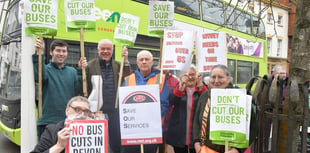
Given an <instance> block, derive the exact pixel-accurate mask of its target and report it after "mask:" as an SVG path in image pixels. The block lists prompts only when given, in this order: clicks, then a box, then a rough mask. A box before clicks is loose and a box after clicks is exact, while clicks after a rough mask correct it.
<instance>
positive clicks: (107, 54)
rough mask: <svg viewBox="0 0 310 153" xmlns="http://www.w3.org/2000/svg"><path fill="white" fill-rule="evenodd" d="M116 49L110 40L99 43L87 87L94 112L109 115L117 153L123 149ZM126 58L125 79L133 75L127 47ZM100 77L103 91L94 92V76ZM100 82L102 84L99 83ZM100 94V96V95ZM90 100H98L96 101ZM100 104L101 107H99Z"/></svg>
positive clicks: (111, 144) (113, 144) (111, 141)
mask: <svg viewBox="0 0 310 153" xmlns="http://www.w3.org/2000/svg"><path fill="white" fill-rule="evenodd" d="M113 52H114V47H113V43H112V41H110V40H108V39H102V40H100V41H99V43H98V56H99V58H95V59H93V60H91V61H89V62H88V67H87V70H86V71H87V85H88V88H87V90H88V93H90V95H89V97H88V98H89V101H90V105H91V108H92V111H93V112H96V111H102V112H103V113H105V114H107V115H108V120H109V121H108V122H109V127H110V128H108V130H109V135H110V137H109V144H110V147H111V150H112V151H113V152H115V153H118V152H120V148H121V136H120V127H119V126H120V121H119V110H118V108H115V107H114V105H115V97H116V91H117V90H118V89H117V87H118V79H119V72H120V62H117V61H115V60H114V59H112V55H113ZM122 55H123V56H124V62H125V64H124V68H123V77H125V76H128V75H130V74H131V68H130V64H129V61H128V50H127V48H126V47H124V48H123V53H122ZM96 75H97V76H100V77H99V79H100V78H101V79H100V80H96V81H95V83H98V84H99V85H97V86H101V88H100V89H102V91H97V92H95V90H92V89H93V87H94V86H95V84H92V83H93V82H92V77H93V76H96ZM99 82H100V83H99ZM98 94H99V95H98ZM90 99H96V100H95V101H93V100H90ZM98 104H99V105H98Z"/></svg>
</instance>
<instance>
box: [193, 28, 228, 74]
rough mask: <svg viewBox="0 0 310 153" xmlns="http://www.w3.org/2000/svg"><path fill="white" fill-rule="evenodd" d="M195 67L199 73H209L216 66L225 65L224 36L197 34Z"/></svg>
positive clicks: (213, 33) (214, 33)
mask: <svg viewBox="0 0 310 153" xmlns="http://www.w3.org/2000/svg"><path fill="white" fill-rule="evenodd" d="M196 49H197V56H196V57H199V58H196V60H197V63H198V64H197V67H198V71H199V72H210V71H211V68H212V67H213V66H214V65H217V64H223V65H227V63H226V61H227V56H226V35H225V33H222V32H213V31H210V30H209V31H208V32H198V33H197V41H196Z"/></svg>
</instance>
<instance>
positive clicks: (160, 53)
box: [159, 37, 164, 89]
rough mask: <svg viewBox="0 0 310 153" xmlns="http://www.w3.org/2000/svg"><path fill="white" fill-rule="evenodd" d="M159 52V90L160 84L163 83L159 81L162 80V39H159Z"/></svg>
mask: <svg viewBox="0 0 310 153" xmlns="http://www.w3.org/2000/svg"><path fill="white" fill-rule="evenodd" d="M159 41H160V52H159V60H160V63H159V64H160V75H159V76H160V80H159V81H160V83H159V89H160V87H161V85H162V83H164V82H162V81H161V80H162V78H163V75H162V74H163V64H162V62H163V59H162V58H163V38H162V37H160V40H159Z"/></svg>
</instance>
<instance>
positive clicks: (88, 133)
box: [66, 120, 108, 153]
mask: <svg viewBox="0 0 310 153" xmlns="http://www.w3.org/2000/svg"><path fill="white" fill-rule="evenodd" d="M66 126H67V127H70V128H71V129H72V131H71V134H70V139H69V142H68V143H67V146H66V153H80V152H100V153H108V141H107V140H108V133H107V132H108V131H107V127H108V123H107V120H73V121H67V122H66Z"/></svg>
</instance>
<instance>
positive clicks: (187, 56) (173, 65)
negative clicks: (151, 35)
mask: <svg viewBox="0 0 310 153" xmlns="http://www.w3.org/2000/svg"><path fill="white" fill-rule="evenodd" d="M193 36H194V33H193V31H187V30H165V34H164V46H163V50H164V53H163V69H164V70H183V71H187V69H188V67H189V64H190V62H191V57H192V51H193V45H194V43H193Z"/></svg>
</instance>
